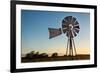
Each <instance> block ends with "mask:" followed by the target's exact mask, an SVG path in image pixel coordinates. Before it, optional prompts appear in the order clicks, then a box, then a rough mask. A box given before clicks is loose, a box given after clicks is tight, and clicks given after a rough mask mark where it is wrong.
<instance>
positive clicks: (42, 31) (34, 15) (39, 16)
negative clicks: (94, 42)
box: [21, 10, 90, 54]
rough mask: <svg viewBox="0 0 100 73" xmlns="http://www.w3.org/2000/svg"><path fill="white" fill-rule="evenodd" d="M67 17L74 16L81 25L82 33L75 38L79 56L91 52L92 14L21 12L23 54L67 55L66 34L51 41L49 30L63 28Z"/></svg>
mask: <svg viewBox="0 0 100 73" xmlns="http://www.w3.org/2000/svg"><path fill="white" fill-rule="evenodd" d="M66 16H74V17H76V18H77V21H78V22H79V25H80V32H79V34H78V35H77V36H76V37H75V38H74V40H75V46H76V49H77V52H78V53H79V54H82V53H84V54H88V53H89V52H90V14H89V13H82V12H56V11H36V10H21V50H22V54H24V53H28V52H30V51H39V52H40V53H43V52H45V53H54V52H57V53H61V54H65V53H66V46H67V40H68V38H67V37H66V35H65V34H61V35H59V36H57V37H55V38H52V39H49V31H48V28H61V27H62V20H63V19H64V18H65V17H66Z"/></svg>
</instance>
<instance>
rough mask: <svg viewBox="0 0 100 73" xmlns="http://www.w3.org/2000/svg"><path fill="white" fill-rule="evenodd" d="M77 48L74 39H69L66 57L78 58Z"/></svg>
mask: <svg viewBox="0 0 100 73" xmlns="http://www.w3.org/2000/svg"><path fill="white" fill-rule="evenodd" d="M76 55H77V53H76V48H75V43H74V39H73V38H69V39H68V42H67V48H66V56H76Z"/></svg>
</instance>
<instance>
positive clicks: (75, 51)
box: [73, 40, 77, 55]
mask: <svg viewBox="0 0 100 73" xmlns="http://www.w3.org/2000/svg"><path fill="white" fill-rule="evenodd" d="M73 46H74V51H75V55H77V52H76V48H75V42H74V40H73Z"/></svg>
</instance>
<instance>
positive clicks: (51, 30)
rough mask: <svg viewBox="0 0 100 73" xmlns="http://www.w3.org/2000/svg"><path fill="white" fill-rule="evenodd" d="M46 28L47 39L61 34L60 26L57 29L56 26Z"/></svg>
mask: <svg viewBox="0 0 100 73" xmlns="http://www.w3.org/2000/svg"><path fill="white" fill-rule="evenodd" d="M48 30H49V39H51V38H53V37H56V36H58V35H60V34H62V32H61V28H59V29H56V28H48Z"/></svg>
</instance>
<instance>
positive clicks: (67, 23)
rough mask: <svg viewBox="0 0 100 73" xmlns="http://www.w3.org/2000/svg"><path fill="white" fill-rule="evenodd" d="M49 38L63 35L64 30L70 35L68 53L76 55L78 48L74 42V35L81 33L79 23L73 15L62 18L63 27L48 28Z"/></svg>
mask: <svg viewBox="0 0 100 73" xmlns="http://www.w3.org/2000/svg"><path fill="white" fill-rule="evenodd" d="M48 29H49V38H50V39H51V38H53V37H56V36H58V35H61V34H62V32H63V33H64V34H66V36H67V37H68V41H67V50H66V55H69V56H74V55H76V48H75V43H74V37H76V36H77V34H78V33H79V30H80V27H79V23H78V21H77V20H76V18H75V17H73V16H67V17H65V18H64V19H63V20H62V28H59V29H57V28H48Z"/></svg>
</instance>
